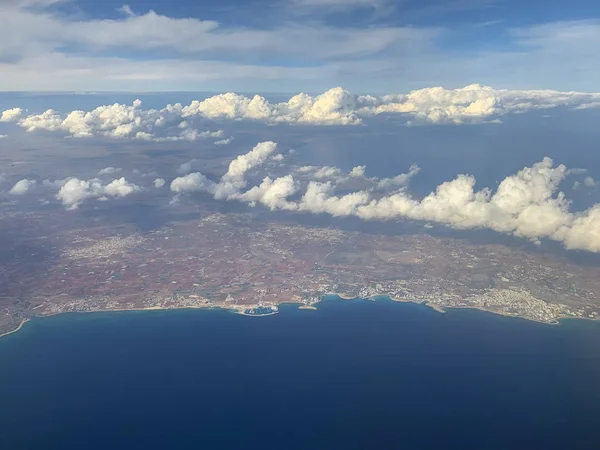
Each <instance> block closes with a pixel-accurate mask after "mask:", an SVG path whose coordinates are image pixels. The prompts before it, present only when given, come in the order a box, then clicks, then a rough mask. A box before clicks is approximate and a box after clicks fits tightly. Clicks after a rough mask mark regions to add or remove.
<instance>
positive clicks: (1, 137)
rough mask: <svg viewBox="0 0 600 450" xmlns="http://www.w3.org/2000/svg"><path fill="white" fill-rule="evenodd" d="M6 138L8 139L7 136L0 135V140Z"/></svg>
mask: <svg viewBox="0 0 600 450" xmlns="http://www.w3.org/2000/svg"><path fill="white" fill-rule="evenodd" d="M7 137H8V134H0V139H4V138H7Z"/></svg>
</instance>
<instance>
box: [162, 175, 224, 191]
mask: <svg viewBox="0 0 600 450" xmlns="http://www.w3.org/2000/svg"><path fill="white" fill-rule="evenodd" d="M213 186H214V183H213V182H212V181H210V180H209V179H208V178H206V177H205V176H204V175H202V174H201V173H198V172H194V173H189V174H187V175H185V176H183V177H178V178H175V179H174V180H173V181H172V182H171V191H173V192H175V193H176V194H179V193H185V192H198V191H207V190H210V189H212V188H213Z"/></svg>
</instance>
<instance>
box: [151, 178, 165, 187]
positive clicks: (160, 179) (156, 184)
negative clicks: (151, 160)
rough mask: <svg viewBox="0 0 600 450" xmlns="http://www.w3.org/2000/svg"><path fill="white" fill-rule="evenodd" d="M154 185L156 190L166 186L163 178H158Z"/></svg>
mask: <svg viewBox="0 0 600 450" xmlns="http://www.w3.org/2000/svg"><path fill="white" fill-rule="evenodd" d="M153 183H154V187H155V188H156V189H160V188H161V187H163V186H164V185H165V180H163V179H162V178H157V179H156V180H154V181H153Z"/></svg>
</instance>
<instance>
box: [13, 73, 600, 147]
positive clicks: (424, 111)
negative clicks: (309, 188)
mask: <svg viewBox="0 0 600 450" xmlns="http://www.w3.org/2000/svg"><path fill="white" fill-rule="evenodd" d="M556 107H566V108H571V109H582V108H595V107H600V93H582V92H560V91H553V90H508V89H494V88H492V87H489V86H480V85H478V84H473V85H470V86H466V87H464V88H460V89H445V88H442V87H433V88H425V89H419V90H414V91H411V92H409V93H408V94H390V95H384V96H379V97H375V96H369V95H366V96H365V95H363V96H356V95H353V94H351V93H350V92H348V91H346V90H345V89H342V88H341V87H337V88H333V89H330V90H328V91H326V92H324V93H323V94H321V95H317V96H314V97H313V96H310V95H307V94H298V95H295V96H293V97H292V98H290V99H289V100H288V101H287V102H281V103H271V102H269V101H268V100H267V99H266V98H264V97H261V96H259V95H255V96H254V97H252V98H250V97H246V96H243V95H239V94H234V93H226V94H219V95H215V96H213V97H209V98H207V99H205V100H194V101H192V102H191V103H190V104H189V105H187V106H183V105H181V104H179V103H178V104H175V105H167V106H165V107H164V108H162V109H160V110H157V109H148V110H144V109H141V102H140V101H139V100H136V101H135V102H134V103H133V104H132V105H122V104H114V105H105V106H99V107H98V108H96V109H94V110H92V111H88V112H85V111H72V112H70V113H68V114H67V115H65V116H63V115H61V114H59V113H58V112H56V111H54V110H52V109H50V110H48V111H46V112H44V113H41V114H37V115H30V116H26V117H23V118H21V119H20V120H18V122H17V123H18V125H19V126H21V127H23V128H25V129H26V130H27V131H35V130H47V131H61V132H65V133H67V134H69V135H71V136H73V137H90V136H108V137H113V138H131V139H140V140H148V141H158V142H169V141H190V142H193V141H195V140H198V139H206V138H218V137H222V136H223V131H222V130H217V131H199V130H198V129H197V128H194V126H193V122H194V120H195V119H203V118H209V119H213V120H254V121H260V122H266V123H273V124H276V123H287V124H303V125H320V126H326V125H338V126H347V125H360V124H361V123H363V122H364V119H365V118H367V117H373V116H378V115H382V114H397V115H402V116H405V117H406V122H407V123H408V124H418V123H431V124H467V123H481V122H490V121H496V120H498V119H499V118H500V117H501V116H503V115H506V114H517V113H522V112H526V111H532V110H545V109H551V108H556ZM17 109H18V108H17ZM9 111H14V110H7V111H4V113H3V117H4V115H5V114H7V117H10V120H16V119H17V118H18V117H19V116H18V115H17V116H15V115H14V114H16V113H9ZM19 114H20V110H19ZM230 140H231V138H228V139H222V140H218V141H216V142H215V144H217V145H224V144H227V143H229V142H230Z"/></svg>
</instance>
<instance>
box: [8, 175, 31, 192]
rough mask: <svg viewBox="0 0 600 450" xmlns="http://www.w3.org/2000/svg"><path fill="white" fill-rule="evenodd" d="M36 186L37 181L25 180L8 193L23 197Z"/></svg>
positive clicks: (16, 184) (20, 181)
mask: <svg viewBox="0 0 600 450" xmlns="http://www.w3.org/2000/svg"><path fill="white" fill-rule="evenodd" d="M36 184H37V182H36V181H35V180H28V179H26V178H24V179H22V180H19V181H17V182H16V183H15V185H14V186H13V187H12V188H11V189H10V191H8V193H9V194H11V195H23V194H26V193H27V192H29V191H30V190H31V189H33V188H34V187H35V186H36Z"/></svg>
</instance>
